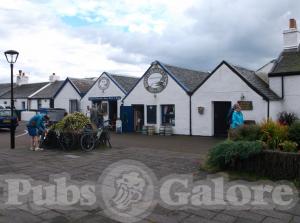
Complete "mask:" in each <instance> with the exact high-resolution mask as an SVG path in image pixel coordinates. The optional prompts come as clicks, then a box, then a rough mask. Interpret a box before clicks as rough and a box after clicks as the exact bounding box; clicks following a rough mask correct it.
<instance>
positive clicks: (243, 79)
mask: <svg viewBox="0 0 300 223" xmlns="http://www.w3.org/2000/svg"><path fill="white" fill-rule="evenodd" d="M224 64H225V65H226V66H227V67H228V68H229V69H230V70H231V71H232V72H233V73H235V74H236V75H237V76H238V77H239V78H240V79H242V81H244V82H245V83H246V84H247V85H248V87H250V88H251V89H252V90H253V91H254V92H256V93H257V94H258V95H260V96H261V97H262V98H263V99H264V100H266V101H269V99H268V97H267V96H265V95H264V94H263V93H262V92H260V91H259V90H258V89H256V88H255V87H254V86H253V85H252V84H251V83H250V82H249V81H248V80H247V79H245V78H244V77H243V76H242V75H241V74H240V73H239V72H238V71H237V70H236V69H235V68H234V67H232V66H231V65H230V64H229V63H227V62H226V61H225V60H223V61H222V62H221V63H220V64H219V65H218V66H217V67H216V68H215V69H214V70H213V71H212V72H211V74H210V75H209V76H208V77H207V78H206V79H205V80H204V81H203V82H202V83H201V84H200V85H198V87H197V88H196V89H195V90H194V91H193V93H195V92H196V91H197V90H198V89H199V88H200V87H201V86H202V85H203V84H204V83H205V82H206V81H207V80H208V79H209V78H210V77H211V76H212V75H213V74H214V73H215V72H216V71H217V70H218V69H219V68H220V67H221V66H222V65H224Z"/></svg>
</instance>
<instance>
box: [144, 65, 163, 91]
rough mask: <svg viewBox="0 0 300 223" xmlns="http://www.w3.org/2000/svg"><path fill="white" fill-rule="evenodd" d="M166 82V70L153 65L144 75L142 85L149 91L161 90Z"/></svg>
mask: <svg viewBox="0 0 300 223" xmlns="http://www.w3.org/2000/svg"><path fill="white" fill-rule="evenodd" d="M167 84H168V75H167V74H166V72H165V71H164V70H163V69H161V68H159V67H157V66H155V67H153V68H151V69H150V70H149V71H148V72H147V73H146V75H145V77H144V87H145V88H146V89H147V91H149V92H151V93H154V94H155V93H159V92H162V91H163V90H164V89H165V88H166V86H167Z"/></svg>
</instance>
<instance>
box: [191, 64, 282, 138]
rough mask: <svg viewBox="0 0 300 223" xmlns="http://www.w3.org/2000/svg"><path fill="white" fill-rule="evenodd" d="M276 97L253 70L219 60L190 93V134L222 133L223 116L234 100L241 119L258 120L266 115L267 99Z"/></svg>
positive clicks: (223, 129) (224, 127)
mask: <svg viewBox="0 0 300 223" xmlns="http://www.w3.org/2000/svg"><path fill="white" fill-rule="evenodd" d="M278 100H280V98H279V97H278V96H277V95H276V94H275V93H274V92H273V91H272V90H271V89H270V88H269V86H268V84H267V83H266V82H264V81H263V80H262V79H261V78H260V77H259V76H258V75H256V73H255V72H254V71H251V70H248V69H245V68H242V67H239V66H234V65H231V64H229V63H227V62H226V61H223V62H222V63H220V64H219V65H218V66H217V67H216V68H215V70H214V71H213V72H212V73H211V74H210V76H209V78H207V79H206V80H205V81H204V82H203V83H202V84H201V85H199V86H198V88H197V90H196V91H195V92H194V94H193V96H192V123H193V124H192V126H193V127H192V134H193V135H203V136H214V135H226V134H227V130H228V127H229V126H228V123H227V116H228V113H229V111H230V109H231V107H232V106H233V104H234V103H236V102H239V103H240V105H241V107H242V109H243V114H244V118H245V120H248V121H251V122H260V121H262V120H263V119H264V118H265V119H266V118H268V117H269V112H270V102H273V101H278Z"/></svg>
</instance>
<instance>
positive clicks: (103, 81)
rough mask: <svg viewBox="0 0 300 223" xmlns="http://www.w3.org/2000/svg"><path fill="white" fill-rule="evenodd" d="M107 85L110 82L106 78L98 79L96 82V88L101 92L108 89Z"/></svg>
mask: <svg viewBox="0 0 300 223" xmlns="http://www.w3.org/2000/svg"><path fill="white" fill-rule="evenodd" d="M109 83H110V81H109V79H108V77H100V78H99V80H98V87H99V88H100V89H101V90H102V91H104V90H106V89H107V88H108V87H109Z"/></svg>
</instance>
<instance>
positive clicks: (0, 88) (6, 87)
mask: <svg viewBox="0 0 300 223" xmlns="http://www.w3.org/2000/svg"><path fill="white" fill-rule="evenodd" d="M14 85H15V84H14ZM8 91H9V92H10V83H4V84H0V96H1V95H3V94H5V93H6V92H8Z"/></svg>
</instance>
